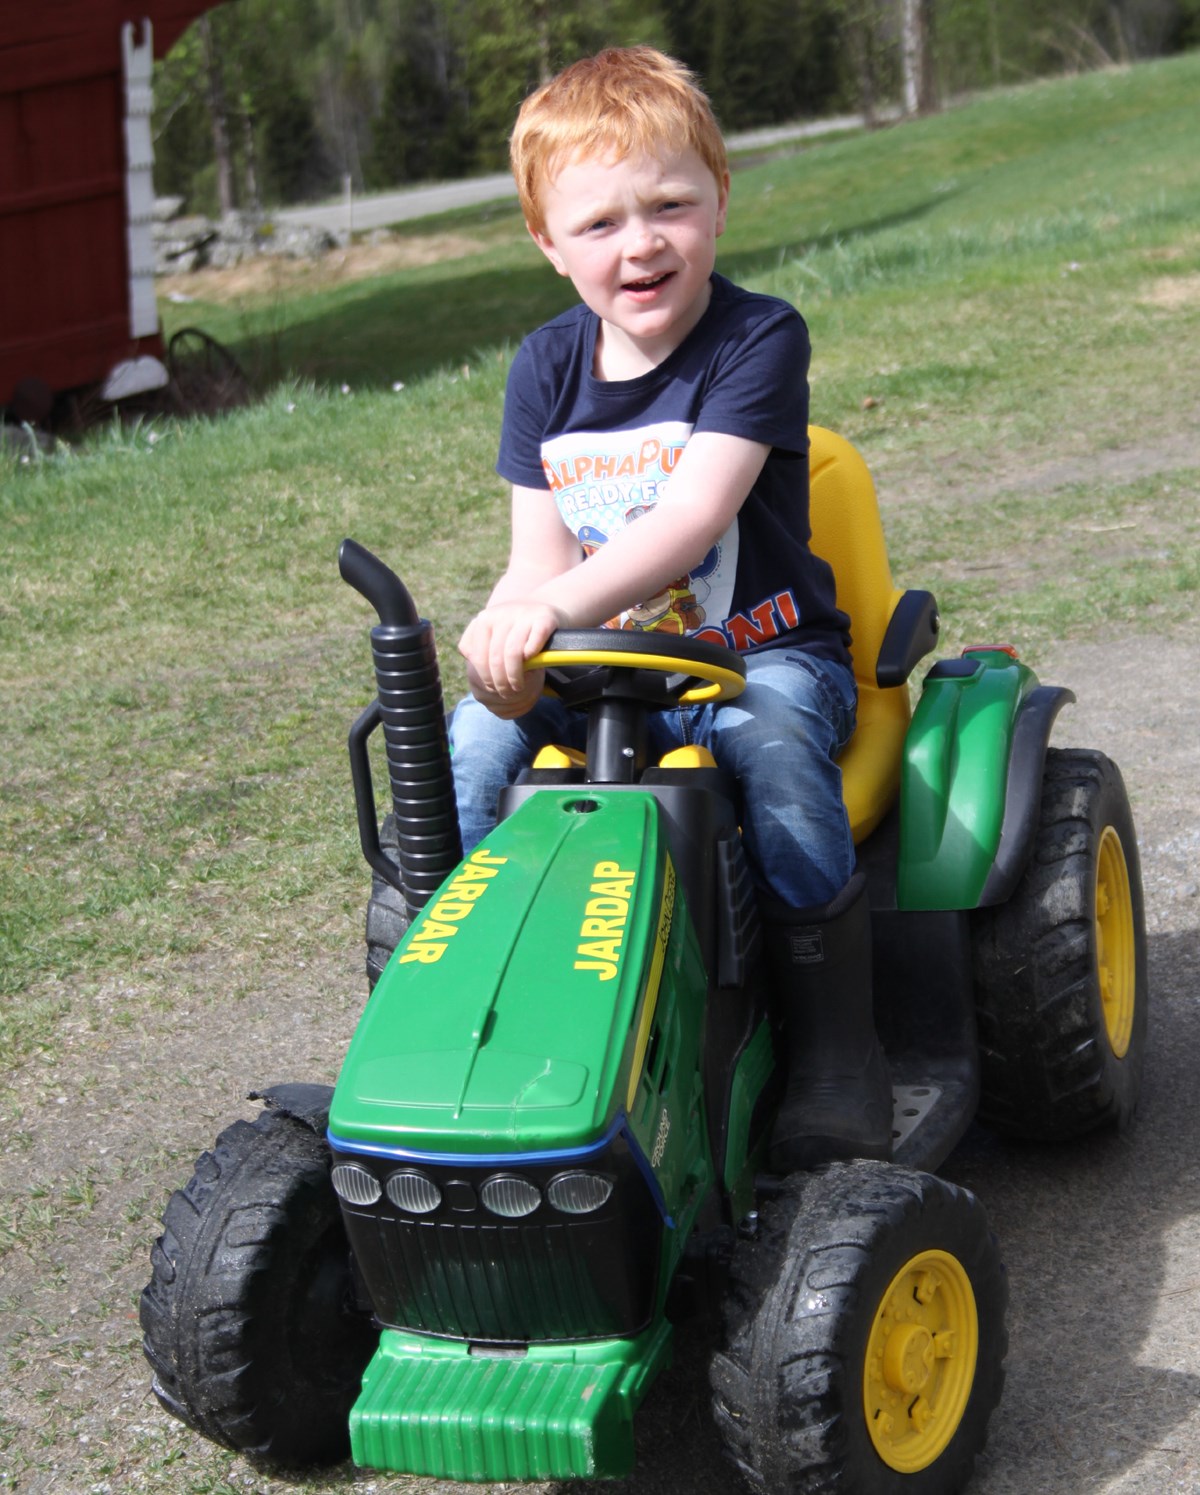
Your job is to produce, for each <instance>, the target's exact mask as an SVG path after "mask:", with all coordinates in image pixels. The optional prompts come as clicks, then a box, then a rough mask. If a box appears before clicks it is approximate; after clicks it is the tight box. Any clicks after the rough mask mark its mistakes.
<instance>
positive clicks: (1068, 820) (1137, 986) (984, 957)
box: [971, 748, 1149, 1142]
mask: <svg viewBox="0 0 1200 1495" xmlns="http://www.w3.org/2000/svg"><path fill="white" fill-rule="evenodd" d="M1106 828H1107V829H1111V830H1112V831H1113V832H1115V834H1116V837H1117V839H1118V840H1119V842H1120V846H1121V851H1122V853H1123V854H1124V860H1125V867H1126V870H1127V872H1128V885H1129V900H1128V913H1129V916H1130V920H1131V923H1132V927H1131V928H1130V929H1129V931H1128V939H1129V941H1130V942H1131V944H1132V951H1133V982H1132V988H1131V992H1132V1002H1133V1011H1132V1020H1131V1023H1130V1026H1129V1033H1128V1039H1127V1046H1126V1045H1125V1041H1124V1039H1123V1040H1122V1046H1123V1047H1124V1055H1123V1057H1118V1055H1117V1053H1116V1052H1115V1051H1114V1047H1113V1043H1112V1041H1111V1039H1110V1035H1109V1026H1108V1023H1107V1022H1106V1020H1105V1013H1104V1003H1103V998H1102V994H1101V984H1100V974H1099V967H1100V960H1099V958H1098V957H1099V946H1100V943H1101V942H1100V940H1099V938H1098V931H1097V918H1096V884H1097V868H1098V859H1099V853H1100V845H1101V841H1102V838H1103V836H1104V833H1105V830H1106ZM971 918H972V929H971V934H972V946H973V957H972V958H973V963H974V971H975V1003H976V1014H977V1017H978V1026H979V1048H980V1061H981V1070H982V1077H981V1078H982V1098H981V1103H980V1116H981V1118H982V1119H983V1120H984V1121H985V1122H987V1123H988V1124H989V1125H990V1126H993V1127H995V1128H996V1129H997V1130H998V1131H1001V1132H1003V1133H1005V1134H1007V1135H1009V1136H1013V1137H1025V1138H1030V1139H1033V1140H1037V1141H1043V1142H1055V1141H1063V1140H1066V1139H1068V1138H1072V1137H1078V1136H1082V1135H1083V1134H1085V1133H1087V1132H1090V1131H1094V1130H1096V1129H1097V1128H1099V1127H1102V1126H1115V1127H1117V1128H1124V1127H1125V1126H1126V1125H1128V1123H1129V1122H1130V1121H1131V1120H1132V1118H1133V1114H1134V1111H1135V1109H1136V1106H1137V1100H1138V1095H1139V1092H1140V1090H1141V1083H1142V1067H1143V1059H1144V1052H1145V1044H1146V1015H1147V1007H1148V997H1149V988H1148V983H1147V979H1146V930H1145V913H1144V906H1143V900H1142V881H1141V870H1140V865H1139V861H1138V850H1137V837H1136V835H1135V832H1134V827H1133V816H1132V813H1131V811H1130V808H1129V798H1128V795H1127V794H1126V792H1125V784H1124V781H1123V780H1122V778H1121V774H1120V771H1119V769H1118V768H1117V767H1116V765H1115V764H1114V763H1112V762H1111V761H1110V760H1109V759H1108V758H1106V757H1105V756H1104V754H1103V753H1097V752H1092V751H1090V750H1087V749H1081V748H1067V749H1051V750H1050V751H1049V752H1048V753H1047V755H1046V769H1045V774H1044V778H1043V787H1042V808H1041V822H1040V824H1039V827H1038V831H1037V839H1036V844H1035V847H1034V852H1033V856H1032V858H1031V860H1030V864H1029V866H1028V868H1027V869H1026V871H1025V873H1024V876H1023V877H1022V879H1021V881H1020V883H1019V884H1018V885H1017V888H1016V891H1015V892H1014V893H1013V895H1012V897H1011V898H1010V899H1009V901H1008V902H1007V903H1005V904H1001V905H999V906H998V907H996V908H988V909H978V910H976V912H975V913H974V914H973V915H972V916H971Z"/></svg>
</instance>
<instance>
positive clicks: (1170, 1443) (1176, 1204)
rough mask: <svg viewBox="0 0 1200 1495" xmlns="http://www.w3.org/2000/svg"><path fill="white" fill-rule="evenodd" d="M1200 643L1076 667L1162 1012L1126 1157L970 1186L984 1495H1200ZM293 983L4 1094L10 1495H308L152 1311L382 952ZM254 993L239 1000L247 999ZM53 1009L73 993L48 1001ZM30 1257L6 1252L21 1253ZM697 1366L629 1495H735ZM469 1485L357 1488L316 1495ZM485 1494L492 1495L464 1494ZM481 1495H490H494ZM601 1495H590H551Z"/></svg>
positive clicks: (141, 1006)
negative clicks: (159, 1279) (161, 1248)
mask: <svg viewBox="0 0 1200 1495" xmlns="http://www.w3.org/2000/svg"><path fill="white" fill-rule="evenodd" d="M1196 663H1197V651H1196V648H1195V645H1194V643H1193V641H1192V640H1191V639H1190V638H1173V639H1170V640H1166V641H1161V640H1151V639H1142V638H1124V639H1121V640H1118V641H1113V642H1109V641H1097V642H1088V643H1076V644H1069V645H1065V646H1063V647H1062V648H1060V649H1059V650H1056V651H1054V653H1053V655H1052V657H1051V658H1050V659H1048V660H1046V661H1043V667H1042V671H1041V673H1042V676H1043V678H1044V679H1045V680H1047V681H1052V682H1055V683H1063V684H1069V685H1071V686H1072V687H1073V688H1074V690H1075V691H1076V693H1077V695H1078V697H1079V704H1078V706H1077V707H1075V708H1073V709H1072V710H1071V711H1069V712H1068V713H1065V714H1064V716H1063V717H1062V718H1061V719H1060V725H1059V728H1058V730H1057V732H1056V741H1057V742H1059V743H1062V744H1066V743H1071V744H1079V745H1088V746H1093V747H1099V748H1101V749H1103V750H1104V751H1105V752H1107V753H1109V754H1110V755H1111V756H1112V757H1114V758H1115V759H1116V760H1117V761H1118V762H1119V763H1120V764H1121V766H1122V768H1123V770H1124V772H1125V776H1126V779H1127V782H1128V784H1129V788H1130V792H1131V795H1132V798H1133V802H1134V806H1135V813H1136V816H1137V820H1138V828H1139V835H1140V839H1141V847H1142V859H1143V877H1144V882H1145V888H1146V897H1147V909H1148V925H1149V935H1150V961H1151V983H1152V991H1153V1004H1154V1005H1153V1010H1152V1019H1151V1036H1150V1054H1149V1063H1148V1070H1147V1080H1146V1091H1145V1102H1144V1106H1143V1112H1142V1116H1141V1118H1140V1121H1139V1123H1138V1125H1137V1126H1136V1127H1135V1128H1134V1129H1133V1130H1132V1131H1131V1132H1130V1133H1129V1135H1128V1136H1126V1137H1124V1138H1104V1139H1101V1140H1096V1141H1092V1142H1088V1143H1085V1144H1084V1145H1082V1146H1074V1147H1071V1148H1069V1149H1062V1150H1054V1149H1041V1148H1018V1147H1013V1146H1008V1145H1002V1144H1000V1143H997V1142H996V1141H995V1140H994V1139H991V1138H988V1137H986V1136H984V1135H982V1134H975V1135H972V1137H971V1138H970V1139H969V1140H968V1143H967V1144H966V1145H965V1146H964V1147H963V1148H962V1149H960V1151H959V1153H958V1154H956V1156H955V1158H954V1159H952V1162H951V1165H950V1167H949V1169H948V1170H947V1171H948V1172H949V1173H950V1174H951V1175H952V1176H953V1177H955V1178H956V1179H958V1180H961V1181H963V1182H965V1183H967V1184H969V1185H970V1186H971V1187H972V1188H974V1189H975V1190H976V1191H977V1192H978V1193H979V1194H980V1196H981V1197H982V1198H983V1200H984V1202H985V1204H986V1206H987V1208H988V1210H989V1213H990V1215H991V1218H992V1222H993V1225H994V1227H995V1228H996V1230H997V1233H998V1235H999V1237H1000V1240H1001V1243H1002V1246H1003V1250H1004V1254H1005V1258H1006V1261H1007V1263H1008V1268H1009V1272H1010V1277H1011V1284H1012V1314H1011V1353H1010V1358H1009V1368H1008V1383H1007V1389H1006V1392H1005V1396H1004V1401H1003V1403H1002V1405H1001V1407H1000V1410H999V1413H998V1414H997V1416H996V1418H995V1421H994V1424H993V1432H992V1438H991V1441H990V1444H989V1447H988V1450H987V1454H986V1457H985V1459H984V1460H983V1461H982V1463H981V1465H980V1468H979V1472H978V1474H977V1476H976V1478H975V1480H974V1482H973V1484H972V1486H971V1495H1029V1492H1030V1491H1034V1490H1036V1491H1038V1492H1039V1495H1079V1492H1080V1491H1085V1490H1086V1491H1089V1492H1092V1491H1094V1492H1106V1495H1129V1492H1135V1491H1136V1492H1144V1495H1150V1492H1153V1495H1163V1492H1167V1491H1184V1490H1187V1491H1194V1490H1195V1489H1196V1488H1197V1487H1198V1486H1200V1245H1198V1244H1197V1238H1198V1237H1197V1230H1196V1220H1195V1216H1196V1214H1197V1212H1198V1211H1200V1203H1198V1201H1200V1116H1198V1114H1197V1110H1196V1107H1195V1104H1194V1100H1193V1096H1194V1089H1195V1087H1194V1079H1193V1070H1194V1060H1193V1057H1192V1056H1193V1055H1194V1054H1195V1053H1197V1052H1200V1005H1198V1003H1197V995H1196V994H1197V989H1198V986H1200V889H1198V882H1200V706H1198V704H1197V692H1196V689H1195V666H1196ZM329 950H330V953H329V955H328V956H327V957H326V958H325V959H324V960H322V961H321V962H319V963H317V964H313V963H310V964H309V965H308V966H307V967H306V968H301V969H296V970H291V969H289V968H288V961H287V958H286V949H281V948H279V947H278V946H273V945H271V944H270V943H269V942H266V941H264V942H263V943H262V944H260V946H259V947H258V948H257V949H256V950H254V951H250V952H245V953H239V954H238V955H237V956H236V957H221V956H218V955H212V956H209V957H208V958H207V959H205V960H201V961H194V962H191V963H187V964H175V965H167V964H164V965H163V966H162V967H161V969H159V970H157V971H151V972H149V973H147V974H145V975H143V976H141V977H140V978H139V980H138V981H137V982H136V983H127V984H121V985H114V986H109V987H104V988H101V989H99V990H96V991H94V992H91V993H89V994H88V995H87V998H86V1002H81V1001H80V1000H78V999H77V1000H76V1001H75V1002H74V1003H73V1005H72V1007H71V1010H70V1013H69V1015H68V1016H66V1017H65V1018H64V1019H62V1020H61V1022H60V1024H59V1026H58V1029H57V1036H56V1039H55V1041H54V1045H53V1047H50V1048H47V1050H46V1051H45V1052H44V1053H42V1054H41V1055H40V1056H39V1057H38V1058H37V1059H35V1060H34V1061H32V1062H31V1063H29V1064H27V1065H26V1066H24V1068H22V1069H21V1070H20V1071H18V1072H17V1073H16V1074H14V1075H12V1076H10V1077H9V1082H8V1086H7V1089H5V1090H0V1096H2V1097H3V1099H2V1101H0V1153H2V1156H3V1163H2V1168H3V1180H2V1183H0V1252H2V1253H3V1254H0V1316H2V1320H3V1328H2V1333H0V1338H2V1340H3V1348H4V1353H5V1357H6V1364H5V1369H4V1372H3V1374H2V1375H0V1489H10V1490H17V1491H20V1492H22V1495H85V1492H90V1495H105V1492H110V1495H116V1492H126V1491H156V1492H168V1491H170V1492H184V1491H196V1492H199V1491H213V1492H218V1495H220V1492H231V1491H234V1490H237V1491H263V1492H278V1491H282V1490H284V1489H287V1488H292V1487H289V1486H287V1485H284V1484H283V1483H281V1482H279V1481H272V1480H266V1479H263V1478H261V1477H259V1476H257V1475H255V1474H254V1473H253V1472H252V1471H251V1470H249V1469H248V1467H247V1466H246V1465H245V1464H244V1463H242V1462H241V1461H239V1460H235V1459H231V1458H227V1457H226V1456H225V1455H223V1454H221V1453H219V1452H218V1451H215V1450H213V1449H211V1448H209V1447H208V1446H206V1445H205V1444H203V1443H202V1442H201V1441H200V1440H199V1439H196V1438H193V1437H192V1436H191V1435H189V1434H188V1433H186V1432H184V1431H183V1430H182V1429H179V1428H177V1427H176V1426H175V1425H174V1424H173V1423H171V1422H170V1421H169V1420H168V1419H167V1418H166V1417H164V1416H163V1415H162V1414H160V1413H159V1411H158V1409H157V1407H156V1405H155V1404H154V1403H153V1401H152V1400H151V1398H150V1397H149V1396H148V1393H147V1373H146V1367H145V1365H144V1362H143V1360H142V1357H141V1354H140V1351H139V1349H138V1330H137V1325H136V1297H137V1293H138V1291H139V1289H140V1287H141V1286H142V1283H143V1282H144V1280H145V1277H146V1272H147V1252H148V1248H149V1244H150V1241H151V1240H152V1238H153V1236H154V1234H155V1221H156V1219H157V1216H158V1213H159V1211H160V1210H161V1207H162V1204H163V1201H164V1197H165V1191H166V1190H167V1189H168V1188H169V1187H171V1186H174V1185H177V1184H179V1183H181V1182H182V1181H183V1180H184V1179H185V1178H186V1176H187V1174H188V1171H189V1170H190V1166H191V1161H192V1158H193V1157H194V1156H195V1154H196V1153H197V1152H198V1151H200V1150H201V1148H203V1147H204V1146H206V1145H208V1143H209V1142H210V1141H211V1140H212V1137H213V1135H214V1134H215V1132H216V1131H217V1130H218V1129H219V1127H220V1126H222V1125H224V1124H225V1123H226V1122H228V1121H229V1120H231V1119H233V1118H234V1117H235V1116H238V1115H248V1114H252V1112H253V1107H250V1106H248V1105H247V1104H246V1103H245V1102H244V1100H243V1096H244V1094H245V1092H246V1091H247V1089H249V1088H250V1087H251V1086H252V1085H254V1084H256V1083H260V1082H268V1083H269V1082H271V1081H273V1080H276V1079H280V1078H295V1079H324V1078H328V1077H329V1076H330V1075H331V1074H332V1073H333V1072H334V1071H335V1069H336V1066H337V1062H338V1059H339V1058H340V1055H341V1052H342V1049H343V1046H344V1044H345V1042H346V1039H347V1037H348V1035H349V1032H350V1030H351V1027H352V1025H353V1021H354V1018H355V1015H356V1013H357V1010H358V1007H359V1003H360V991H361V978H360V976H359V970H358V954H357V951H358V944H357V931H356V930H355V929H353V928H351V927H349V926H347V927H345V928H340V927H339V928H334V929H330V931H329ZM238 992H241V993H253V995H248V996H240V997H238V996H232V997H231V996H230V995H229V994H230V993H238ZM45 996H46V1000H47V1002H48V1003H49V1004H53V1002H54V1000H55V992H54V991H53V989H50V990H48V991H47V992H46V993H45ZM6 1248H7V1249H6ZM702 1358H703V1357H702V1355H701V1354H700V1353H699V1351H698V1347H697V1346H694V1345H691V1344H689V1343H687V1342H686V1341H685V1343H684V1345H683V1349H682V1353H681V1354H680V1357H679V1359H680V1368H679V1370H678V1371H677V1372H676V1373H675V1374H673V1375H672V1376H669V1377H666V1378H664V1380H663V1381H662V1382H661V1383H660V1385H659V1386H658V1387H657V1388H655V1390H654V1391H653V1392H652V1394H651V1397H650V1400H649V1401H648V1403H647V1406H646V1408H645V1410H644V1415H643V1416H642V1418H641V1420H640V1424H639V1451H640V1452H639V1459H640V1461H639V1470H638V1473H637V1474H636V1475H635V1476H633V1477H631V1478H630V1479H628V1480H626V1481H622V1482H619V1483H618V1484H616V1485H615V1486H614V1485H610V1486H608V1488H609V1489H612V1490H614V1491H619V1492H628V1495H733V1492H734V1491H735V1490H736V1489H737V1488H738V1486H737V1484H736V1482H735V1481H734V1480H733V1478H732V1476H731V1475H730V1474H729V1473H728V1472H727V1470H726V1469H725V1466H724V1465H723V1464H722V1462H721V1460H720V1457H719V1454H718V1451H717V1446H716V1441H715V1438H714V1436H713V1434H712V1432H711V1430H710V1428H709V1421H708V1414H707V1406H706V1400H707V1398H706V1392H705V1387H704V1380H703V1371H702ZM301 1488H304V1489H306V1490H308V1491H309V1492H310V1495H312V1492H324V1491H327V1490H341V1489H347V1488H355V1489H362V1490H370V1491H374V1492H379V1495H396V1492H401V1491H408V1490H419V1491H421V1492H422V1495H445V1492H446V1491H447V1490H449V1489H450V1488H451V1487H449V1486H446V1485H443V1484H438V1483H434V1482H416V1483H414V1482H412V1481H409V1480H404V1479H389V1478H386V1477H381V1476H378V1475H368V1474H361V1475H355V1474H354V1473H353V1472H352V1471H349V1470H344V1471H341V1472H340V1473H339V1474H336V1475H335V1476H334V1477H333V1478H327V1477H322V1478H319V1479H316V1480H313V1481H311V1482H307V1483H305V1484H303V1485H302V1486H301ZM462 1488H463V1489H464V1490H465V1488H466V1487H462ZM475 1488H478V1487H475ZM539 1488H540V1489H542V1490H543V1491H545V1492H549V1491H551V1490H553V1492H554V1495H582V1492H583V1491H584V1489H585V1487H584V1486H582V1485H579V1486H576V1485H568V1486H563V1485H559V1486H553V1487H550V1486H544V1487H539Z"/></svg>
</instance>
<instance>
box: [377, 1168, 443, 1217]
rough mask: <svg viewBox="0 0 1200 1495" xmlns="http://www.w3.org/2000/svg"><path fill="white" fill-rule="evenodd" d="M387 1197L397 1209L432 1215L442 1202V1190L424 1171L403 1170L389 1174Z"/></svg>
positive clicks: (414, 1213) (415, 1213)
mask: <svg viewBox="0 0 1200 1495" xmlns="http://www.w3.org/2000/svg"><path fill="white" fill-rule="evenodd" d="M387 1197H388V1198H389V1199H390V1200H391V1201H392V1203H393V1204H394V1205H395V1206H396V1208H397V1209H402V1210H407V1211H408V1212H409V1213H410V1214H413V1215H430V1214H432V1213H433V1211H434V1210H435V1209H437V1207H438V1205H439V1204H441V1202H442V1191H441V1189H439V1188H438V1186H437V1184H435V1183H434V1181H433V1179H431V1178H426V1176H425V1174H423V1173H415V1172H409V1171H407V1170H401V1171H400V1172H399V1173H392V1174H389V1175H388V1181H387Z"/></svg>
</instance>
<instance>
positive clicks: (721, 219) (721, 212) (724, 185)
mask: <svg viewBox="0 0 1200 1495" xmlns="http://www.w3.org/2000/svg"><path fill="white" fill-rule="evenodd" d="M728 213H729V173H728V172H726V173H725V175H724V177H723V178H722V180H721V183H720V187H719V194H718V197H717V238H720V237H721V235H722V234H723V233H724V232H725V219H726V217H727V215H728Z"/></svg>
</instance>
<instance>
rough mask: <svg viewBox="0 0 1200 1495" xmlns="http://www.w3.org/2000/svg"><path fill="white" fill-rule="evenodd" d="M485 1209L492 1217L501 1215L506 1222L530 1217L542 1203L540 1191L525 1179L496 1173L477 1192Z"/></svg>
mask: <svg viewBox="0 0 1200 1495" xmlns="http://www.w3.org/2000/svg"><path fill="white" fill-rule="evenodd" d="M479 1197H480V1199H481V1200H482V1201H483V1205H484V1208H485V1209H489V1210H491V1212H492V1214H493V1215H503V1217H504V1218H505V1219H506V1220H519V1219H521V1217H522V1216H523V1215H531V1214H533V1212H534V1210H535V1209H537V1207H538V1205H539V1204H541V1202H542V1193H541V1190H540V1189H539V1188H538V1187H537V1185H536V1184H531V1183H530V1182H529V1180H528V1179H527V1178H515V1177H512V1176H509V1175H507V1174H503V1173H498V1174H496V1176H495V1177H494V1178H489V1179H488V1181H487V1182H486V1183H485V1184H484V1185H483V1187H482V1188H481V1189H480V1190H479Z"/></svg>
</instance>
